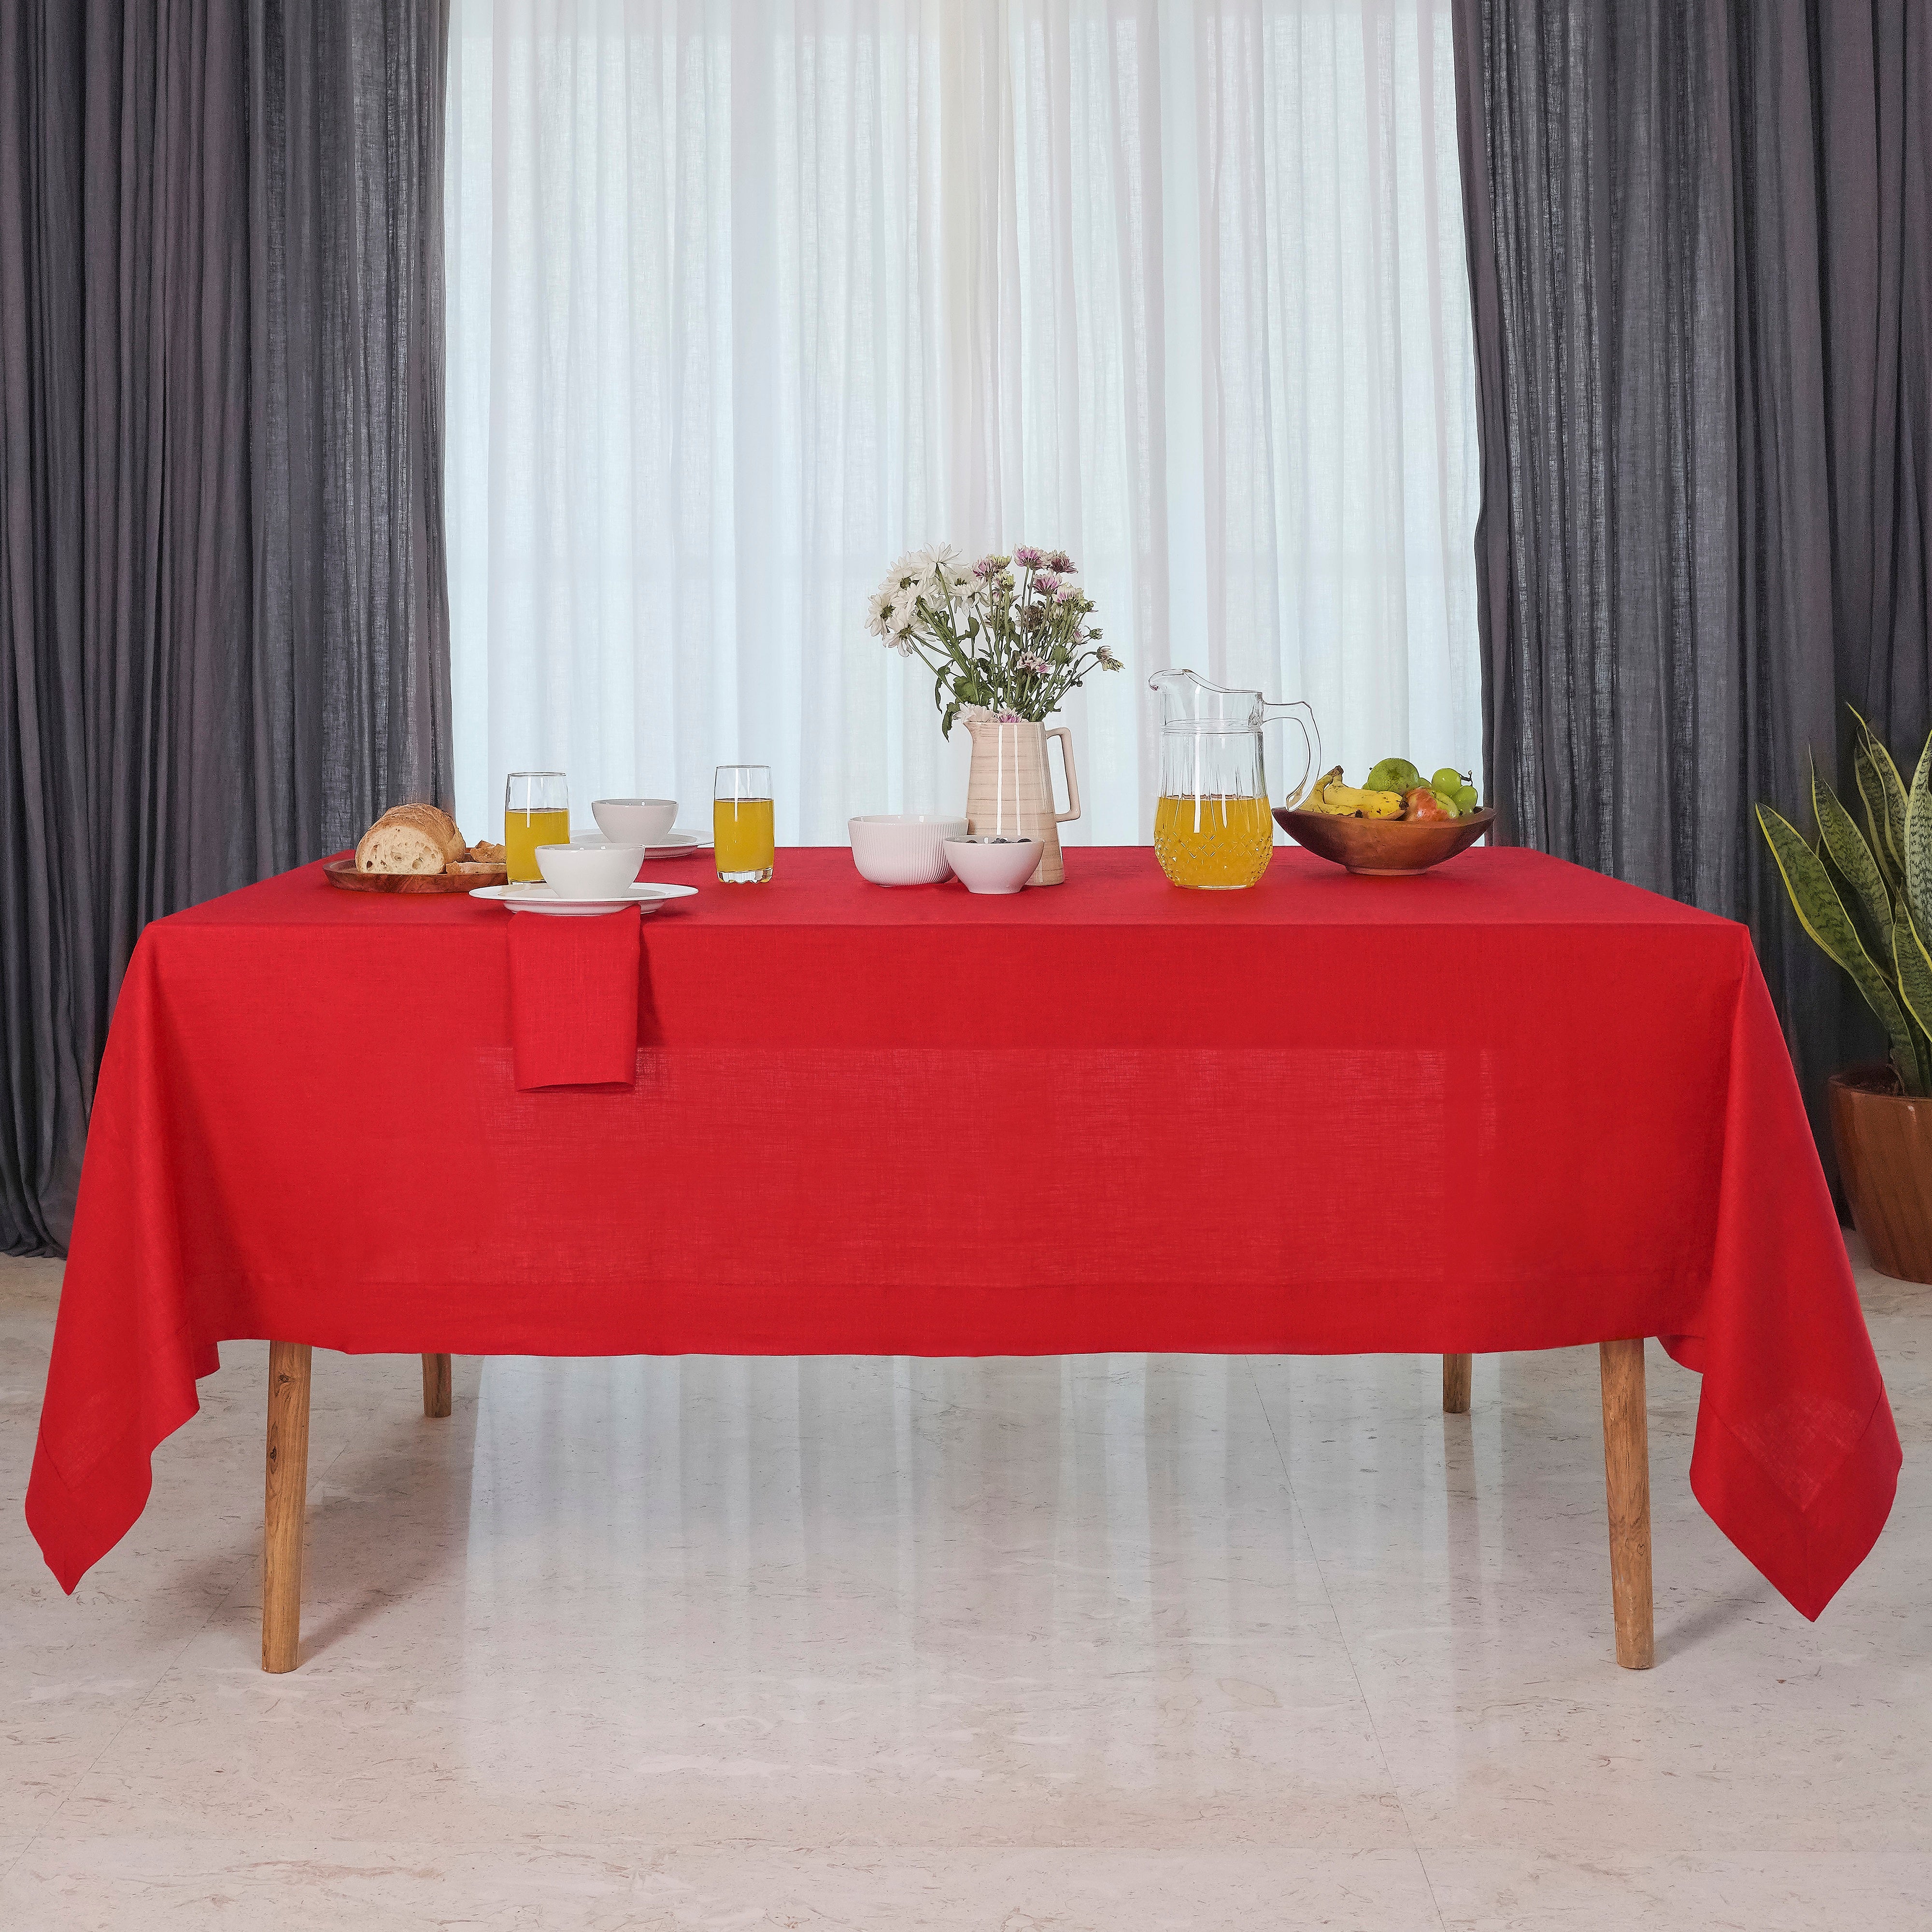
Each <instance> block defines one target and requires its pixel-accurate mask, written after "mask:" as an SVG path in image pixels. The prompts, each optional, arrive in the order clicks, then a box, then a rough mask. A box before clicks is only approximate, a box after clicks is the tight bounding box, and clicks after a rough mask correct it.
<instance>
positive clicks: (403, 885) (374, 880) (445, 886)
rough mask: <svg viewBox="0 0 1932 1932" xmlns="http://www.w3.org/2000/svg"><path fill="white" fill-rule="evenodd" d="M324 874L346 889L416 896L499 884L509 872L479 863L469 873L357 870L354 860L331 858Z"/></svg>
mask: <svg viewBox="0 0 1932 1932" xmlns="http://www.w3.org/2000/svg"><path fill="white" fill-rule="evenodd" d="M322 875H323V877H324V878H326V880H328V881H329V883H330V884H331V885H332V886H340V887H341V889H342V890H343V891H344V892H400V893H402V894H403V895H405V896H406V897H407V898H428V897H430V896H431V895H435V894H440V893H443V892H473V891H475V889H476V888H477V887H478V886H500V885H502V883H504V881H505V880H507V879H508V877H509V876H510V874H509V868H508V867H507V866H504V865H487V866H484V865H479V866H478V867H477V868H476V869H475V870H474V871H468V872H359V871H357V870H356V861H355V860H354V859H330V861H329V863H328V864H327V865H325V866H323V868H322Z"/></svg>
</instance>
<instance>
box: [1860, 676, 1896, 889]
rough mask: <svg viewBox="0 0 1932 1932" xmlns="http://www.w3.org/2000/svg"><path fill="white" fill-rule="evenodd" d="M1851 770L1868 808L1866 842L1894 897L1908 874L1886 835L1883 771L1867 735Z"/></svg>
mask: <svg viewBox="0 0 1932 1932" xmlns="http://www.w3.org/2000/svg"><path fill="white" fill-rule="evenodd" d="M1853 715H1856V713H1854V714H1853ZM1852 776H1853V778H1855V781H1856V782H1857V784H1858V798H1859V800H1860V802H1861V803H1862V804H1863V805H1864V808H1865V843H1866V844H1867V847H1870V851H1871V854H1872V856H1873V858H1875V859H1876V860H1877V861H1878V866H1879V871H1881V872H1882V873H1883V874H1885V884H1886V885H1887V886H1888V888H1890V889H1891V892H1892V893H1893V894H1894V896H1895V895H1897V891H1898V889H1899V887H1900V886H1901V885H1903V883H1905V874H1904V871H1903V868H1902V867H1901V866H1900V864H1899V862H1898V858H1897V854H1896V853H1894V852H1893V850H1892V849H1891V840H1890V839H1889V838H1887V837H1886V836H1885V781H1884V778H1882V775H1880V773H1879V768H1878V760H1876V758H1875V757H1873V755H1872V748H1871V739H1870V737H1869V736H1861V737H1860V739H1858V742H1857V744H1856V745H1854V746H1853V747H1852Z"/></svg>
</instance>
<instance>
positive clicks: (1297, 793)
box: [1268, 697, 1322, 811]
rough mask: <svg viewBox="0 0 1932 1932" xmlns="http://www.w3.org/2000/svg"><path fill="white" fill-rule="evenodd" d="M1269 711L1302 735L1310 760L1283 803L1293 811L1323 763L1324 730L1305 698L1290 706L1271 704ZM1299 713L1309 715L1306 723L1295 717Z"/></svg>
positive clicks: (1313, 709) (1313, 708)
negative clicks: (1302, 712) (1316, 769)
mask: <svg viewBox="0 0 1932 1932" xmlns="http://www.w3.org/2000/svg"><path fill="white" fill-rule="evenodd" d="M1298 711H1305V712H1307V713H1308V718H1307V722H1306V723H1304V721H1302V720H1301V718H1298V717H1296V716H1295V712H1298ZM1268 712H1269V715H1271V716H1274V717H1279V718H1282V719H1283V721H1285V722H1286V723H1288V724H1292V725H1293V726H1294V727H1295V729H1296V730H1298V731H1299V732H1300V733H1301V748H1302V751H1303V752H1304V754H1305V755H1306V757H1307V760H1308V762H1307V763H1306V764H1304V766H1302V768H1301V777H1300V778H1297V779H1296V780H1295V783H1294V784H1292V785H1290V786H1289V788H1288V793H1287V796H1286V798H1285V799H1283V805H1284V806H1285V808H1286V809H1288V810H1290V811H1292V810H1293V809H1294V807H1295V801H1296V800H1297V799H1299V798H1300V797H1301V793H1302V791H1303V790H1304V787H1306V786H1307V784H1309V783H1310V781H1311V780H1313V778H1314V777H1315V775H1316V771H1315V767H1316V766H1317V765H1319V763H1321V762H1322V729H1321V727H1320V726H1319V725H1318V724H1316V721H1315V707H1314V706H1313V705H1312V704H1310V703H1309V702H1308V700H1307V699H1306V698H1305V697H1298V698H1297V699H1295V701H1294V702H1293V703H1290V704H1271V705H1270V706H1268Z"/></svg>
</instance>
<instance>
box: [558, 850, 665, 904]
mask: <svg viewBox="0 0 1932 1932" xmlns="http://www.w3.org/2000/svg"><path fill="white" fill-rule="evenodd" d="M643 862H644V848H643V847H642V846H641V845H539V846H538V847H537V870H538V871H540V872H541V873H542V874H543V875H544V884H545V885H547V886H550V888H551V889H552V890H553V891H554V892H556V895H557V896H558V898H565V899H614V898H622V896H623V895H624V894H625V893H626V892H628V891H629V890H630V889H631V886H632V885H633V884H634V883H635V882H636V880H637V871H638V868H640V866H641V865H643Z"/></svg>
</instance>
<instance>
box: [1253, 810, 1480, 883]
mask: <svg viewBox="0 0 1932 1932" xmlns="http://www.w3.org/2000/svg"><path fill="white" fill-rule="evenodd" d="M1274 817H1275V823H1277V825H1279V826H1280V827H1281V829H1283V831H1284V832H1286V833H1287V834H1288V835H1289V837H1290V838H1292V839H1294V840H1295V841H1296V842H1297V843H1298V844H1303V845H1305V846H1307V847H1308V849H1309V850H1310V851H1311V852H1313V853H1314V854H1315V856H1316V857H1317V858H1318V859H1331V860H1332V861H1333V862H1334V863H1335V864H1336V865H1346V867H1347V868H1348V869H1349V871H1352V872H1358V873H1360V874H1361V875H1362V877H1364V878H1370V879H1402V878H1407V877H1409V875H1410V874H1412V873H1415V872H1426V871H1428V870H1429V868H1430V866H1432V865H1441V864H1442V862H1443V860H1444V859H1453V858H1454V857H1455V856H1456V854H1457V853H1458V852H1460V851H1463V850H1466V848H1467V847H1469V846H1472V845H1473V844H1475V842H1476V841H1477V840H1478V838H1481V837H1482V835H1483V834H1484V832H1487V831H1488V829H1490V826H1492V825H1493V824H1494V823H1496V814H1495V813H1494V812H1493V811H1489V810H1487V809H1485V810H1484V811H1472V812H1471V813H1470V814H1469V817H1466V818H1451V819H1446V820H1435V821H1433V822H1429V821H1425V822H1424V823H1420V824H1412V823H1410V822H1409V820H1406V819H1402V818H1331V817H1330V816H1329V815H1328V814H1327V813H1326V812H1322V811H1289V809H1288V808H1287V807H1286V805H1277V806H1276V807H1275V808H1274Z"/></svg>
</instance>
